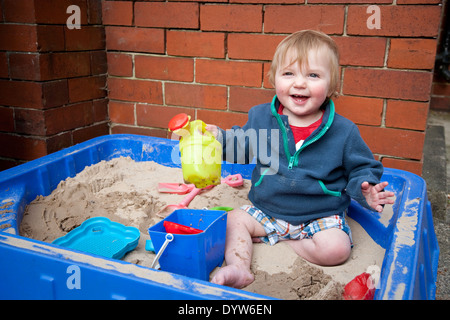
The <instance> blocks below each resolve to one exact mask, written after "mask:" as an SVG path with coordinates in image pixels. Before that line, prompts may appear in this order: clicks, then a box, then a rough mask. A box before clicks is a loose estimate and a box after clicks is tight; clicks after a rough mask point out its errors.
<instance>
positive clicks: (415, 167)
mask: <svg viewBox="0 0 450 320" xmlns="http://www.w3.org/2000/svg"><path fill="white" fill-rule="evenodd" d="M381 163H382V164H383V166H384V167H385V168H395V169H400V170H404V171H408V172H412V173H414V174H417V175H418V176H420V175H422V168H423V162H422V161H412V160H404V159H394V158H387V157H383V159H382V160H381Z"/></svg>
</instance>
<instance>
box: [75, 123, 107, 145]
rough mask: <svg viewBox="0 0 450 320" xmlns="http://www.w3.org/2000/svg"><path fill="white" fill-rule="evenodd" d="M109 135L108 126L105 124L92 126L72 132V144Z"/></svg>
mask: <svg viewBox="0 0 450 320" xmlns="http://www.w3.org/2000/svg"><path fill="white" fill-rule="evenodd" d="M108 134H109V124H108V123H107V122H104V123H97V124H93V125H90V126H87V127H84V128H78V129H76V130H74V131H73V143H74V144H77V143H80V142H83V141H87V140H90V139H93V138H95V137H100V136H105V135H108Z"/></svg>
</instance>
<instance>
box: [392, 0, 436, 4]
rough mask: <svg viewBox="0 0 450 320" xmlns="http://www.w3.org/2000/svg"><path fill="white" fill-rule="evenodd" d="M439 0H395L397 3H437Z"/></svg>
mask: <svg viewBox="0 0 450 320" xmlns="http://www.w3.org/2000/svg"><path fill="white" fill-rule="evenodd" d="M441 2H442V1H441V0H397V4H434V3H436V4H437V3H441Z"/></svg>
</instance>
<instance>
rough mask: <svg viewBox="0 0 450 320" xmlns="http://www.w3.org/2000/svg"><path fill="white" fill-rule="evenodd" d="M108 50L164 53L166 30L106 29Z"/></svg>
mask: <svg viewBox="0 0 450 320" xmlns="http://www.w3.org/2000/svg"><path fill="white" fill-rule="evenodd" d="M105 30H106V47H107V48H108V50H119V51H131V52H151V53H164V51H165V44H164V30H163V29H147V28H132V27H105Z"/></svg>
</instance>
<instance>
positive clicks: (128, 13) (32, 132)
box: [0, 0, 442, 174]
mask: <svg viewBox="0 0 450 320" xmlns="http://www.w3.org/2000/svg"><path fill="white" fill-rule="evenodd" d="M38 3H39V5H37V4H38ZM0 4H1V6H0V11H1V12H0V19H2V20H0V21H1V23H0V119H1V120H0V145H1V146H2V148H0V149H1V150H0V160H3V161H10V160H11V161H15V160H29V159H31V158H35V157H38V156H41V155H44V154H46V153H49V152H51V151H54V150H57V149H58V148H61V147H64V146H67V145H70V144H73V143H76V142H78V141H81V140H83V139H87V138H89V137H92V136H95V135H98V134H103V133H108V129H107V124H108V119H107V116H108V115H109V120H110V129H109V133H135V134H144V135H152V136H160V137H169V136H168V132H167V129H166V127H167V123H168V121H169V119H170V118H171V117H172V116H173V115H175V114H177V113H179V112H186V113H188V114H190V115H192V117H193V118H198V119H202V120H204V121H205V122H208V123H215V124H218V125H220V126H222V127H223V128H229V127H231V126H232V125H234V124H238V125H242V124H244V123H245V121H246V113H247V111H248V110H249V108H250V107H252V106H253V105H256V104H259V103H263V102H268V101H270V100H271V98H272V96H273V93H274V92H273V88H272V87H271V86H270V84H269V82H268V79H267V77H266V76H265V75H266V73H267V71H268V68H269V66H270V60H271V58H272V55H273V52H274V50H275V47H276V45H277V44H278V43H279V42H280V41H281V40H282V39H283V38H284V37H286V36H287V35H288V34H289V33H292V32H294V31H297V30H301V29H318V30H321V31H324V32H326V33H328V34H330V35H331V36H332V37H333V38H334V39H335V40H336V42H337V44H338V46H339V48H340V50H341V61H340V62H341V65H342V68H341V80H342V83H341V87H340V94H341V96H340V97H339V98H338V99H336V100H335V102H336V106H337V110H338V112H339V113H341V114H342V115H344V116H346V117H348V118H350V119H351V120H353V121H354V122H355V123H356V124H357V125H358V126H359V128H360V131H361V134H362V136H363V138H364V139H365V140H366V142H367V143H368V144H369V146H370V147H371V149H372V151H373V152H374V154H375V156H376V157H377V158H378V159H380V160H381V161H382V162H383V164H384V165H385V166H388V167H395V168H400V169H404V170H408V171H411V172H415V173H418V174H420V173H421V171H422V150H423V143H424V135H425V127H426V119H427V114H428V109H429V104H430V93H431V84H432V73H433V67H434V57H435V54H436V46H437V37H438V30H439V24H440V17H441V9H442V7H441V1H440V0H367V1H365V0H346V1H345V0H215V1H208V0H201V1H189V0H179V1H175V0H174V1H139V0H135V1H130V0H123V1H107V0H103V1H101V3H100V0H58V1H57V0H2V1H0ZM70 4H76V5H79V6H80V8H81V12H82V28H81V29H80V30H68V29H67V28H65V26H64V23H65V21H66V19H67V17H68V14H66V13H65V9H66V8H67V6H69V5H70ZM369 5H375V6H377V7H376V8H378V9H379V10H380V18H381V20H380V27H381V28H380V29H369V28H368V25H367V21H368V19H370V17H371V16H372V14H373V12H369V13H367V8H368V7H369ZM26 6H31V7H32V8H28V7H27V8H25V7H26ZM100 6H101V8H100ZM24 9H27V10H24ZM100 9H101V10H100ZM100 11H101V12H100ZM100 15H102V24H101V20H100ZM371 21H372V22H373V21H374V20H371ZM102 30H103V31H102ZM102 32H104V35H105V38H106V41H105V44H106V54H107V71H106V68H105V65H104V53H105V51H104V48H105V47H103V46H102V45H101V43H102V39H103V38H102V35H101V34H102ZM14 35H21V36H20V37H15V36H14ZM106 72H107V73H108V74H107V77H106V75H105V73H106ZM105 79H106V83H107V90H108V92H107V97H108V99H109V102H108V105H107V108H108V109H107V111H106V110H105V108H106V99H105V90H104V88H105V87H104V82H105ZM23 92H27V94H23ZM106 112H107V114H106ZM18 145H22V146H23V145H26V148H19V147H17V146H18ZM4 146H5V147H4Z"/></svg>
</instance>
